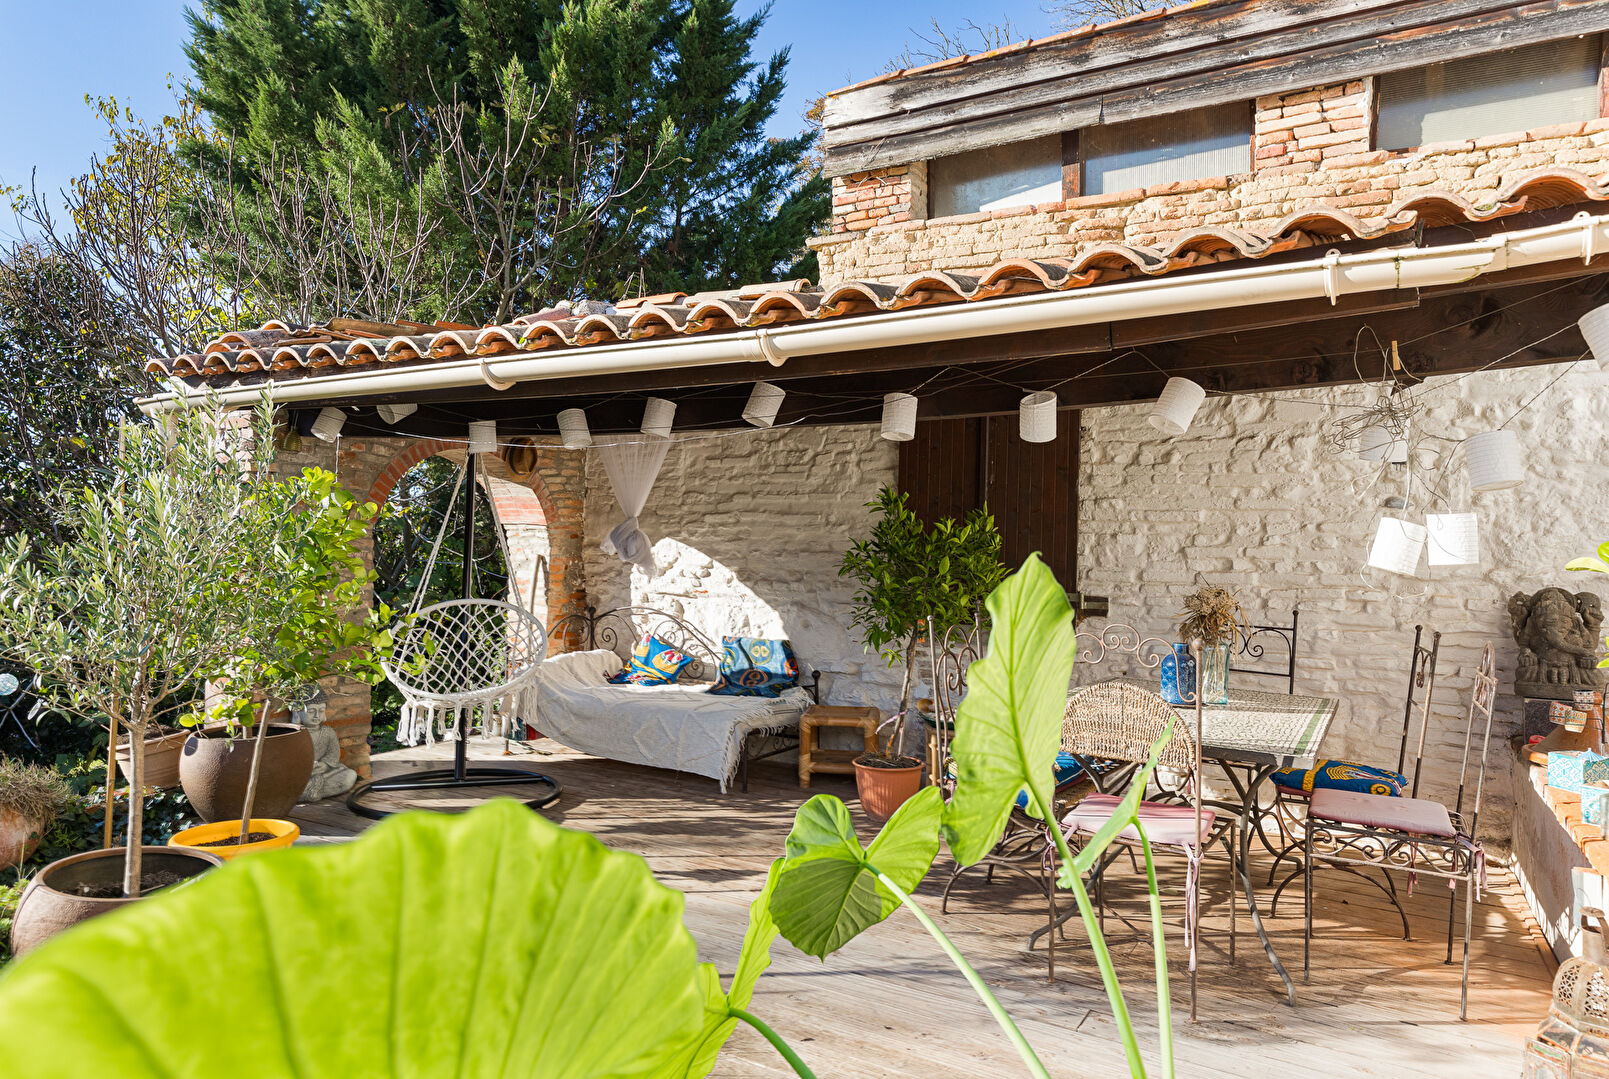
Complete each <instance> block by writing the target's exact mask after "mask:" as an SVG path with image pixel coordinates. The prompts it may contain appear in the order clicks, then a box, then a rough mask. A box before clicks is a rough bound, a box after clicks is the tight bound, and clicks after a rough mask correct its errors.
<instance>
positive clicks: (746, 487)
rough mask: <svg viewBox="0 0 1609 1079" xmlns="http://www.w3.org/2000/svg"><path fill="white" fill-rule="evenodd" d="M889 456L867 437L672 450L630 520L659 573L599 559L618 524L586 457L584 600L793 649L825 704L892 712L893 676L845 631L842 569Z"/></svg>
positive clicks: (889, 446)
mask: <svg viewBox="0 0 1609 1079" xmlns="http://www.w3.org/2000/svg"><path fill="white" fill-rule="evenodd" d="M897 462H898V451H897V448H896V447H895V445H894V443H891V442H885V441H883V440H882V439H881V438H879V437H878V433H877V428H876V427H870V426H855V427H812V428H795V429H790V430H768V431H740V432H722V433H721V434H719V435H718V436H716V437H707V438H693V439H690V440H687V441H679V442H677V443H676V445H675V446H674V447H672V449H671V451H670V454H669V455H668V456H667V457H666V458H665V464H664V468H663V469H662V470H661V472H660V474H659V480H658V482H657V483H656V484H655V485H654V490H653V493H652V494H651V495H650V496H649V498H648V504H647V506H646V508H645V509H644V511H643V514H642V516H641V518H640V520H641V522H642V528H643V531H644V532H645V533H647V535H648V538H649V539H650V540H651V541H652V542H653V544H654V555H655V558H656V560H657V562H658V567H659V573H658V574H657V575H655V576H654V577H652V578H650V577H648V575H647V574H645V573H644V572H643V571H642V570H641V569H633V568H632V567H630V566H628V565H627V564H626V563H623V562H621V561H619V560H618V559H615V558H612V557H610V556H608V555H605V554H604V553H603V552H602V551H601V550H599V547H598V545H599V543H601V542H602V540H603V539H604V537H605V536H607V535H608V533H609V529H610V528H612V527H613V526H614V525H615V524H617V523H618V522H619V521H620V519H621V511H620V508H619V507H618V506H617V505H616V504H615V501H614V495H613V492H612V491H611V489H610V486H609V479H608V477H607V475H605V473H604V470H603V465H602V463H601V461H600V460H599V458H598V454H597V453H596V452H594V453H592V454H591V455H590V460H589V461H588V462H587V504H586V530H587V535H586V545H585V547H586V563H587V590H588V595H589V598H590V600H591V602H592V603H594V604H595V605H597V607H598V608H599V609H600V610H603V609H606V608H609V607H616V606H621V605H623V604H625V603H627V602H632V603H637V604H642V605H645V606H650V607H654V608H658V609H661V610H668V611H670V612H672V613H675V614H678V615H681V616H683V617H685V618H686V619H687V621H689V622H690V623H692V624H693V625H694V626H697V627H698V628H699V629H701V630H703V631H704V632H705V633H706V634H707V635H708V636H709V637H710V638H711V639H712V640H713V642H714V644H716V645H717V646H719V644H720V638H721V637H722V636H723V635H726V634H732V635H743V636H765V637H769V636H782V637H787V638H788V639H790V640H791V641H792V642H793V644H794V648H795V650H796V651H797V653H798V655H799V660H800V663H801V665H802V666H804V667H805V668H807V669H816V670H820V671H821V674H822V689H823V699H824V700H828V701H831V702H832V703H835V704H866V703H870V704H876V705H879V706H883V707H890V708H891V707H892V706H893V705H894V704H895V703H897V701H898V695H899V678H898V672H897V671H891V670H889V669H888V667H887V666H886V665H885V664H884V663H883V662H882V661H881V660H879V659H878V658H876V657H875V656H871V655H867V654H866V653H865V650H864V648H863V647H862V646H861V643H860V638H859V636H858V635H857V634H856V633H855V631H854V630H853V629H852V628H851V627H850V625H849V598H850V593H851V588H850V586H849V584H848V582H846V581H844V580H843V579H842V578H840V577H839V576H838V563H839V560H840V559H842V558H843V554H844V551H845V550H847V549H848V547H849V544H850V542H851V540H854V539H857V538H859V537H861V536H864V535H865V534H866V531H867V530H868V528H869V526H870V522H871V511H870V510H868V509H866V506H865V503H867V502H869V501H871V499H872V498H873V497H874V496H875V495H876V494H877V491H878V488H879V487H881V486H882V485H883V484H885V483H893V482H894V480H895V473H896V465H897Z"/></svg>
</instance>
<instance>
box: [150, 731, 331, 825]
mask: <svg viewBox="0 0 1609 1079" xmlns="http://www.w3.org/2000/svg"><path fill="white" fill-rule="evenodd" d="M253 744H254V739H253V738H252V735H251V732H249V731H247V732H241V733H239V734H237V735H236V736H235V737H234V738H233V739H231V738H230V737H229V736H228V734H227V732H226V730H225V728H223V727H221V726H219V727H208V728H206V729H205V730H202V731H198V732H197V733H195V734H192V735H191V736H190V737H189V739H188V740H187V741H186V742H185V743H184V753H183V754H182V755H181V756H180V757H179V782H180V783H181V784H183V786H184V796H185V797H186V798H188V799H190V804H191V805H193V806H194V807H195V810H196V812H197V813H199V814H201V819H202V820H204V821H208V822H209V823H210V822H212V821H223V820H239V819H240V815H241V811H242V810H243V809H244V808H245V803H246V783H247V781H249V780H250V778H251V753H252V746H253ZM312 777H313V738H312V736H311V735H309V734H308V733H307V728H306V727H298V726H297V725H296V724H294V723H270V724H269V725H268V733H267V734H266V735H265V736H264V737H263V760H262V765H261V767H260V768H259V769H258V771H257V798H256V801H255V804H254V805H253V806H252V810H251V815H252V816H253V817H284V816H288V815H289V814H290V811H291V807H292V806H294V805H295V804H296V801H297V799H298V798H300V797H301V796H302V791H303V790H305V789H306V788H307V781H308V780H309V779H311V778H312Z"/></svg>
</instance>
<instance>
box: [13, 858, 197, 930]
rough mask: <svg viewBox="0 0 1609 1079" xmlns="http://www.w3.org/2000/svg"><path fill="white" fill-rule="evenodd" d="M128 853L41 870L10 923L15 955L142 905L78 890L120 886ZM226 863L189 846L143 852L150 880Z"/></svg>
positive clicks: (194, 873) (63, 862)
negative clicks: (100, 917)
mask: <svg viewBox="0 0 1609 1079" xmlns="http://www.w3.org/2000/svg"><path fill="white" fill-rule="evenodd" d="M123 855H124V849H123V848H122V847H113V848H111V849H110V850H92V851H86V852H84V853H83V854H74V855H72V856H71V857H68V858H63V859H61V860H60V861H56V862H51V863H50V864H49V865H47V866H45V868H44V869H41V870H40V871H39V873H38V874H37V875H35V877H34V879H33V880H32V881H30V882H29V884H28V887H27V888H25V889H24V890H23V893H22V898H21V899H20V900H18V902H17V913H16V917H15V919H14V920H13V921H12V923H11V950H12V952H14V953H16V954H17V955H21V954H22V953H23V952H26V951H29V950H30V949H32V948H37V947H38V946H39V945H40V944H43V943H44V942H45V941H46V940H48V939H50V938H51V937H53V936H55V935H56V934H57V933H60V932H61V931H62V930H63V929H70V928H71V927H73V926H75V925H77V924H78V923H79V922H82V921H86V920H87V919H90V918H93V917H95V916H96V915H97V914H105V913H106V912H107V911H110V910H116V909H117V908H118V907H121V906H126V905H127V904H129V903H135V902H138V900H135V899H125V898H124V897H123V896H121V895H114V896H109V897H99V896H86V895H80V894H79V889H80V888H85V887H87V888H91V889H102V888H107V887H117V886H120V885H121V884H122V882H123ZM221 864H222V863H221V861H220V860H219V859H218V858H216V857H214V856H213V855H211V854H207V853H204V852H202V851H198V850H191V849H190V848H188V847H184V848H170V847H146V848H144V851H143V853H142V854H141V865H140V868H141V872H142V875H144V876H145V877H146V879H150V877H151V875H153V874H160V873H167V874H176V875H178V876H180V877H194V876H199V875H200V874H202V873H205V872H206V871H207V870H209V869H211V868H212V867H213V866H216V865H221Z"/></svg>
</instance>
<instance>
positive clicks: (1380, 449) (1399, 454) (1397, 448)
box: [1358, 424, 1408, 465]
mask: <svg viewBox="0 0 1609 1079" xmlns="http://www.w3.org/2000/svg"><path fill="white" fill-rule="evenodd" d="M1358 456H1359V457H1361V458H1363V459H1364V460H1365V461H1390V462H1391V463H1392V464H1394V465H1401V464H1407V462H1408V440H1407V439H1406V438H1393V437H1392V435H1391V432H1390V431H1389V430H1387V429H1386V428H1384V427H1381V426H1379V425H1378V424H1376V425H1375V426H1373V427H1365V428H1364V429H1363V432H1362V433H1361V434H1359V435H1358Z"/></svg>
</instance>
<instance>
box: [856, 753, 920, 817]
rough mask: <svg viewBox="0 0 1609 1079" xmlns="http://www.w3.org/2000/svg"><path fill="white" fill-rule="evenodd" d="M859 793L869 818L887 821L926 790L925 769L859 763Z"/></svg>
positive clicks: (857, 780) (918, 766) (857, 771)
mask: <svg viewBox="0 0 1609 1079" xmlns="http://www.w3.org/2000/svg"><path fill="white" fill-rule="evenodd" d="M855 789H856V790H857V791H858V792H859V793H860V808H861V809H863V810H865V811H866V813H867V814H868V815H869V816H873V817H880V818H882V819H884V820H887V819H888V818H889V817H892V816H893V815H894V811H895V810H896V809H898V808H899V807H900V806H902V805H904V804H905V802H906V800H907V799H909V798H910V797H911V796H912V795H914V794H915V793H916V792H917V791H919V790H921V789H922V765H921V763H920V762H918V763H916V764H913V765H911V766H910V767H909V768H876V767H872V766H869V765H865V764H861V763H860V762H859V761H856V762H855Z"/></svg>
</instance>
